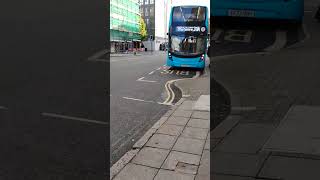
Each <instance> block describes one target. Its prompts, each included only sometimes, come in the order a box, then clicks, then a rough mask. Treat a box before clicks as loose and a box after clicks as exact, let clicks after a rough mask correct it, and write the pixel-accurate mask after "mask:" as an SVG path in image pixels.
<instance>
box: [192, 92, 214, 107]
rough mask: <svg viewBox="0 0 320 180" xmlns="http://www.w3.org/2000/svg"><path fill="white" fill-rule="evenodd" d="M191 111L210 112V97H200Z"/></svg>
mask: <svg viewBox="0 0 320 180" xmlns="http://www.w3.org/2000/svg"><path fill="white" fill-rule="evenodd" d="M193 110H196V111H210V95H201V96H200V97H199V99H198V100H197V101H196V103H195V105H194V107H193Z"/></svg>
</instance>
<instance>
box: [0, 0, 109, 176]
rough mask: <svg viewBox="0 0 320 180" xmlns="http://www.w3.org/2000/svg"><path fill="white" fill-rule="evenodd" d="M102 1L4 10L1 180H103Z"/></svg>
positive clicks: (13, 5)
mask: <svg viewBox="0 0 320 180" xmlns="http://www.w3.org/2000/svg"><path fill="white" fill-rule="evenodd" d="M104 5H105V4H104V2H103V1H95V0H90V1H81V2H79V1H73V0H71V1H59V0H58V1H49V0H46V1H40V0H35V1H29V2H21V3H19V5H17V4H16V3H13V2H6V3H3V5H2V6H1V16H0V19H1V30H0V36H1V37H0V38H1V42H0V47H1V53H0V59H1V61H0V82H1V84H0V118H1V119H0V147H1V148H0V154H1V155H0V156H1V157H0V159H1V161H0V179H3V180H7V179H8V180H9V179H15V180H20V179H21V180H22V179H24V180H28V179H30V180H36V179H41V180H42V179H70V180H72V179H77V180H79V179H97V180H98V179H104V178H105V176H106V171H107V169H108V168H107V167H106V164H107V163H106V162H108V158H109V156H108V155H107V154H108V152H107V150H108V148H107V146H108V135H109V132H108V130H109V129H108V127H109V124H108V123H107V121H108V114H107V109H108V99H109V97H108V96H107V95H106V94H107V91H106V89H107V87H108V84H109V82H108V79H109V78H108V71H107V70H108V64H103V65H101V64H97V63H92V62H89V61H87V58H88V57H89V56H91V55H92V54H94V53H95V52H97V51H99V50H101V49H103V48H105V47H104V44H105V43H106V40H107V38H106V37H107V36H106V34H107V32H106V29H105V24H106V22H107V21H106V20H107V18H106V14H105V6H104Z"/></svg>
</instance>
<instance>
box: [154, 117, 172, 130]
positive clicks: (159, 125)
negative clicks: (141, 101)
mask: <svg viewBox="0 0 320 180" xmlns="http://www.w3.org/2000/svg"><path fill="white" fill-rule="evenodd" d="M168 118H169V117H166V116H163V117H161V118H160V119H159V121H157V122H156V123H155V124H154V125H153V126H152V129H159V128H160V127H161V126H162V124H164V123H165V122H166V121H167V120H168Z"/></svg>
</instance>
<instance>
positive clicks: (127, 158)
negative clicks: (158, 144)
mask: <svg viewBox="0 0 320 180" xmlns="http://www.w3.org/2000/svg"><path fill="white" fill-rule="evenodd" d="M138 152H139V149H133V150H130V151H128V152H127V153H126V154H125V155H123V156H122V157H121V159H120V160H119V161H117V162H116V163H115V164H113V165H112V167H111V168H110V178H113V177H114V176H115V175H116V174H118V173H119V172H120V171H121V170H122V169H123V168H124V167H125V166H126V165H127V164H128V163H129V162H130V161H131V159H132V158H133V157H134V156H135V155H137V154H138Z"/></svg>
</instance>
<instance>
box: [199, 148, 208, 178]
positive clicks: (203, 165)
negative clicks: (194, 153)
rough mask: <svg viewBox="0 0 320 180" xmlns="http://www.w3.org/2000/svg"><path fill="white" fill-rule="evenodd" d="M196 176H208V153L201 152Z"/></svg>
mask: <svg viewBox="0 0 320 180" xmlns="http://www.w3.org/2000/svg"><path fill="white" fill-rule="evenodd" d="M198 174H201V175H207V176H210V151H207V150H205V151H203V154H202V157H201V161H200V166H199V169H198Z"/></svg>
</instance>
